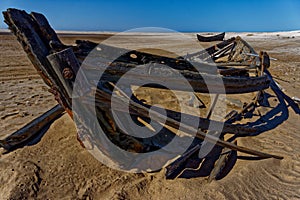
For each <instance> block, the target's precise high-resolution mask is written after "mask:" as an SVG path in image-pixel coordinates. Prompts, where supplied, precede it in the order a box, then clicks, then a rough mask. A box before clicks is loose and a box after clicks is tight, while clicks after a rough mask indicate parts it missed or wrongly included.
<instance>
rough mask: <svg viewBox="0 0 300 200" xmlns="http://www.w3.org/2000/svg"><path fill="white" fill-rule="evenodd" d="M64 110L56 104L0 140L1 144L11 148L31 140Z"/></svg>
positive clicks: (5, 147) (8, 148)
mask: <svg viewBox="0 0 300 200" xmlns="http://www.w3.org/2000/svg"><path fill="white" fill-rule="evenodd" d="M63 112H64V109H63V108H62V107H61V106H60V105H56V106H54V107H53V108H52V109H50V110H49V111H47V112H45V113H44V114H42V115H41V116H39V117H37V118H36V119H34V120H32V121H31V122H29V123H28V124H27V125H25V126H24V127H23V128H21V129H19V130H17V131H16V132H14V133H13V134H11V135H10V136H8V137H7V138H5V139H4V140H0V146H1V147H3V148H4V149H6V150H11V149H13V148H15V147H16V146H18V145H21V144H23V143H25V142H27V141H29V140H31V139H32V138H33V137H35V136H36V135H37V134H38V133H39V132H40V131H41V129H42V128H44V127H45V126H46V125H48V124H50V123H51V122H53V120H55V119H57V118H58V117H59V116H60V115H61V114H62V113H63Z"/></svg>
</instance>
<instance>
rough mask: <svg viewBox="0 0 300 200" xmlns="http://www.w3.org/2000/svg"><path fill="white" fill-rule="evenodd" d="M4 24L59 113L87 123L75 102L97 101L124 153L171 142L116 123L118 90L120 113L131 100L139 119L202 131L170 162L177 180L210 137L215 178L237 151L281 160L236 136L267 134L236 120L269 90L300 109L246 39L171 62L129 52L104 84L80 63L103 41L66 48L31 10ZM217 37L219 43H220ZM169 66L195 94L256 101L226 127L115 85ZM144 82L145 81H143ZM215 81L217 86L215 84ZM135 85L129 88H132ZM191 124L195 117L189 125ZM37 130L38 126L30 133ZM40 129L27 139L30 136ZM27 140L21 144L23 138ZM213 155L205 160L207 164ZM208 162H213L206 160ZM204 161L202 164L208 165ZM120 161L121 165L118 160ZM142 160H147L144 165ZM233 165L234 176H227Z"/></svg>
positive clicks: (9, 14)
mask: <svg viewBox="0 0 300 200" xmlns="http://www.w3.org/2000/svg"><path fill="white" fill-rule="evenodd" d="M3 14H4V18H5V22H6V23H7V24H8V26H9V28H10V30H11V31H12V33H13V34H14V35H15V36H16V37H17V39H18V41H19V42H20V43H21V45H22V47H23V49H24V51H25V52H26V53H27V55H28V57H29V59H30V60H31V62H32V64H33V66H34V67H35V68H36V70H37V72H38V73H39V75H40V76H41V77H42V79H43V80H44V82H45V84H47V85H48V87H49V92H51V93H52V94H54V96H55V99H56V100H57V102H58V103H59V104H60V106H61V107H59V108H56V109H57V111H61V108H63V109H64V110H65V111H66V112H67V113H68V114H69V115H70V117H71V118H74V116H76V117H78V119H80V120H82V122H83V124H88V119H83V118H80V116H78V115H79V114H78V113H74V111H73V110H72V98H79V97H84V98H83V101H82V102H83V103H84V104H89V103H90V102H91V101H95V109H96V111H97V119H98V122H99V124H100V125H101V127H102V128H103V129H104V130H105V134H106V136H107V138H108V139H109V140H111V141H112V142H113V143H114V144H115V145H117V146H119V147H120V148H122V149H124V150H126V151H130V152H136V153H145V152H147V151H149V150H152V151H153V150H155V149H157V148H161V147H163V146H164V145H165V144H166V143H167V142H168V141H164V139H162V138H159V137H158V138H153V139H152V140H151V141H149V140H146V139H144V138H139V137H135V136H130V135H127V134H126V133H125V132H124V131H123V130H122V128H121V127H118V125H117V124H116V122H115V120H114V118H113V116H112V113H111V112H112V110H111V97H112V95H113V90H114V89H115V90H118V93H119V95H118V96H117V97H116V98H115V99H116V103H117V105H119V106H116V107H115V108H114V109H116V110H117V111H118V112H127V111H128V108H127V107H125V108H124V106H123V105H124V102H126V101H129V102H130V109H129V112H130V114H131V115H132V116H133V117H132V118H133V119H137V118H138V117H140V118H142V119H144V121H146V122H147V121H149V119H150V118H149V112H150V109H151V110H152V111H151V113H152V114H151V120H154V121H155V122H157V123H164V124H166V125H168V126H170V127H172V128H174V129H178V128H179V126H180V127H181V128H182V130H183V131H184V132H186V133H192V132H196V133H197V134H196V140H195V142H194V143H193V145H191V147H190V148H189V149H188V150H187V151H186V152H185V153H184V154H183V155H181V156H180V158H179V159H177V160H176V161H174V162H173V163H171V164H170V165H169V166H168V167H167V177H168V178H175V177H178V176H179V175H180V174H181V171H182V170H183V168H184V166H185V163H186V162H188V160H189V158H190V157H192V156H193V155H195V154H196V152H197V151H199V149H200V146H201V144H202V142H203V140H204V139H205V138H206V140H207V141H208V142H211V143H215V144H216V147H217V148H218V149H217V150H216V151H214V152H215V154H214V155H213V157H214V158H215V160H214V161H215V162H216V165H215V169H214V170H212V174H211V175H210V179H215V178H218V177H219V178H220V177H223V176H225V173H228V172H229V171H230V170H228V166H229V164H228V163H229V161H230V160H231V161H232V160H234V159H236V155H237V152H243V153H246V154H250V155H253V156H257V157H259V158H276V159H282V158H283V157H281V156H278V155H273V154H268V153H264V152H261V151H258V150H253V149H249V148H246V147H241V146H238V145H237V143H236V141H235V140H234V139H236V138H237V137H239V136H251V135H256V134H258V133H260V132H263V130H262V129H260V128H259V127H258V126H256V127H252V126H249V125H247V124H238V123H236V122H237V121H239V120H240V119H241V118H243V116H244V114H245V113H247V112H251V111H252V112H253V109H255V107H256V106H258V105H259V101H261V98H264V97H263V93H264V90H265V89H267V88H269V87H271V89H273V90H274V92H275V93H276V95H279V96H281V97H283V98H284V99H286V101H288V102H289V104H290V105H291V106H292V107H293V108H294V110H295V111H296V112H299V108H298V105H297V104H295V102H294V101H293V100H292V99H290V98H289V97H288V96H286V95H285V94H284V93H283V92H282V91H281V90H280V89H279V88H278V86H277V85H276V83H275V81H274V80H273V79H272V76H271V74H270V73H269V71H268V68H269V67H270V58H269V56H268V54H267V53H266V52H261V53H260V54H257V53H256V52H255V50H254V49H253V48H252V47H251V46H250V45H249V44H248V43H247V42H246V41H244V40H243V39H242V38H240V37H234V38H230V39H228V40H225V41H223V42H221V43H219V44H217V45H214V46H212V47H209V48H207V49H205V50H203V51H199V52H196V53H193V54H189V55H187V56H186V57H185V58H182V57H177V58H170V57H164V56H158V55H152V54H150V53H145V52H139V51H134V50H132V51H128V50H126V51H125V52H127V53H125V54H122V55H121V56H120V57H119V58H118V59H115V60H114V62H111V63H109V68H105V70H102V73H103V75H102V77H101V82H99V80H97V75H96V74H97V73H99V72H100V71H101V69H99V68H93V66H87V67H88V70H87V71H88V72H87V73H89V74H88V77H93V75H95V76H94V78H92V80H89V79H86V78H85V77H86V76H87V74H82V72H81V71H80V66H81V64H82V63H83V61H84V59H85V57H86V56H87V55H88V54H89V53H90V52H91V51H92V50H93V49H94V48H96V47H99V45H98V44H96V43H93V42H89V41H82V40H77V41H76V45H75V46H69V45H65V44H63V43H62V42H61V41H60V39H59V37H58V36H57V35H56V33H55V31H54V30H53V29H52V28H51V27H50V25H49V23H48V21H47V20H46V18H45V17H44V16H43V15H42V14H39V13H34V12H33V13H31V14H27V13H26V12H25V11H21V10H17V9H8V10H7V11H5V12H3ZM216 37H217V38H216V39H221V40H223V38H224V34H222V35H220V36H216ZM213 39H214V40H215V38H213ZM100 48H101V49H102V51H101V56H102V57H103V58H107V57H109V56H110V55H111V52H122V51H123V49H120V48H116V47H112V46H107V45H103V44H101V46H100ZM195 59H201V60H202V61H203V62H201V64H200V65H201V71H200V74H199V72H197V71H196V70H195V68H194V67H193V64H191V63H193V60H195ZM209 60H212V61H214V62H215V63H216V64H217V69H214V68H212V64H211V63H210V62H208V61H209ZM150 62H151V63H164V64H165V65H168V66H169V67H171V68H172V69H175V70H177V71H179V72H180V73H181V74H182V75H183V76H184V77H185V78H186V79H187V80H188V82H189V83H190V84H191V86H192V87H193V89H194V91H195V92H199V93H208V92H210V93H214V94H219V93H226V94H241V93H250V92H255V93H256V97H255V99H254V100H253V101H251V102H250V103H248V104H246V105H245V106H244V108H243V109H242V110H241V111H232V112H230V113H229V114H228V115H227V117H226V119H224V120H225V122H218V121H214V120H211V119H210V114H208V115H207V117H206V118H205V117H200V116H193V115H189V114H183V113H178V112H176V111H173V110H167V113H168V115H167V117H166V118H165V117H164V116H162V114H161V113H163V109H162V108H159V107H155V106H151V105H148V104H147V103H145V102H144V101H142V100H141V99H139V98H138V97H136V96H134V95H132V96H131V97H129V96H127V95H126V93H125V92H124V91H123V90H124V88H116V87H115V83H116V82H118V80H119V79H120V78H121V77H122V76H123V75H124V74H125V73H127V72H128V71H130V69H133V68H135V67H136V66H137V65H142V64H145V63H150ZM103 66H105V67H106V66H107V63H103ZM144 70H145V71H146V73H149V72H148V71H147V70H148V69H147V68H145V69H144ZM152 71H153V72H151V73H154V74H155V76H152V78H153V82H155V81H156V80H158V79H161V78H162V77H163V78H164V80H166V81H168V82H170V83H174V86H176V88H175V89H176V90H180V91H185V90H187V88H185V87H183V86H181V85H180V84H176V83H178V80H177V76H176V74H174V73H172V71H167V72H166V71H161V70H160V69H159V68H155V70H152ZM77 76H80V77H81V79H80V80H81V81H80V82H79V85H80V86H82V88H85V89H86V90H82V91H79V92H78V93H77V96H76V95H75V96H74V94H72V93H73V87H74V82H75V79H76V77H77ZM137 77H138V78H137ZM126 78H127V79H134V80H135V81H136V83H138V82H139V80H142V79H143V78H144V77H143V76H142V74H138V73H136V74H135V73H134V72H132V73H131V74H129V75H128V76H126ZM204 78H205V79H210V80H214V79H216V78H221V79H222V80H223V82H224V89H223V90H220V88H219V85H217V84H216V85H213V84H212V86H211V87H210V88H209V89H208V88H207V85H206V83H205V81H204ZM95 81H96V82H99V83H98V84H97V87H96V88H92V87H90V85H91V83H92V82H95ZM212 82H213V81H212ZM128 87H129V86H128ZM144 87H151V88H162V87H161V86H160V85H155V84H153V85H151V84H150V85H145V86H144ZM181 118H186V119H191V121H192V119H194V118H198V119H199V121H200V123H199V125H195V124H189V123H188V122H187V123H185V124H182V123H180V119H181ZM186 121H189V120H186ZM211 122H213V123H215V124H218V123H224V128H223V130H222V133H221V136H220V137H216V136H214V135H209V134H206V133H207V132H209V131H214V130H209V124H210V123H211ZM77 129H78V139H79V141H83V140H88V143H90V145H89V147H87V146H86V144H87V142H83V143H82V144H83V145H84V146H85V147H86V148H93V147H94V145H97V144H96V143H97V142H96V141H94V138H88V139H87V138H86V137H85V136H86V134H85V133H86V132H87V131H91V128H90V127H88V125H86V127H85V126H82V127H77ZM30 131H31V129H30ZM163 131H165V134H166V135H172V134H176V133H171V132H170V131H168V130H167V129H163ZM34 133H35V132H34V131H33V132H31V133H30V134H28V133H27V134H25V137H29V136H30V137H31V136H32V134H34ZM225 134H233V137H232V138H231V139H229V140H227V141H225V140H224V136H225ZM18 137H19V138H20V140H21V141H24V134H15V135H14V137H13V140H12V139H10V140H6V141H5V145H3V147H4V148H6V147H7V148H12V146H13V145H16V143H17V142H16V141H17V140H18ZM21 138H22V139H21ZM205 159H206V158H203V160H205ZM207 159H208V158H207ZM203 160H202V161H203ZM114 162H115V163H118V161H117V160H114ZM141 162H142V161H141ZM226 167H227V172H225V171H226V170H224V169H226Z"/></svg>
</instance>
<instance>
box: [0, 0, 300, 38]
mask: <svg viewBox="0 0 300 200" xmlns="http://www.w3.org/2000/svg"><path fill="white" fill-rule="evenodd" d="M9 7H14V8H19V9H23V10H26V11H28V12H30V11H36V12H41V13H43V14H44V15H46V17H47V18H48V20H49V21H50V23H51V25H52V26H53V27H54V28H55V29H56V30H82V31H83V30H85V31H125V30H128V29H132V28H139V27H147V26H152V27H153V26H154V27H163V28H169V29H173V30H176V31H187V32H188V31H284V30H300V1H297V0H269V1H268V0H252V1H251V0H245V1H242V0H239V1H238V0H231V1H220V0H219V1H210V0H206V1H200V0H198V1H197V0H190V1H188V0H185V1H182V0H177V1H176V0H152V1H150V0H149V1H143V0H127V1H126V0H0V10H1V11H3V10H6V9H7V8H9ZM0 20H1V22H0V28H6V25H5V24H4V23H3V17H2V15H1V17H0Z"/></svg>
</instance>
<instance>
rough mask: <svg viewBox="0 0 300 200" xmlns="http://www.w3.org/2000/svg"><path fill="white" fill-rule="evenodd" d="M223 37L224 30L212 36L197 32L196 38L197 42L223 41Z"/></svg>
mask: <svg viewBox="0 0 300 200" xmlns="http://www.w3.org/2000/svg"><path fill="white" fill-rule="evenodd" d="M224 37H225V32H223V33H220V34H217V35H213V36H202V35H199V34H197V39H198V40H199V42H214V41H223V40H224Z"/></svg>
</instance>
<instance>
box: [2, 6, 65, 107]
mask: <svg viewBox="0 0 300 200" xmlns="http://www.w3.org/2000/svg"><path fill="white" fill-rule="evenodd" d="M3 15H4V18H5V22H6V23H7V24H8V26H9V28H10V30H11V31H12V32H13V33H14V35H15V36H16V37H17V39H18V40H19V41H20V43H21V45H22V47H23V49H24V51H25V52H26V53H27V56H28V58H29V59H30V61H31V62H32V64H33V66H34V67H35V68H36V70H37V71H38V73H39V74H40V76H41V77H42V78H43V80H44V82H45V83H46V84H47V85H48V86H49V87H51V88H52V90H56V91H57V92H58V93H59V96H61V97H62V98H61V99H60V101H59V102H60V103H62V104H63V105H62V106H63V107H64V108H65V109H66V110H68V111H67V112H68V113H71V112H70V109H71V101H70V99H69V98H68V96H67V92H66V91H65V88H64V87H63V86H62V83H61V82H60V81H59V78H58V77H57V76H56V74H55V72H54V70H53V68H52V66H51V64H50V63H49V62H48V60H47V59H46V56H47V55H49V53H50V46H49V42H50V41H48V40H47V36H46V37H45V36H44V35H43V32H41V30H40V27H39V25H38V23H37V22H36V21H35V20H34V18H32V17H31V16H30V15H29V14H27V13H26V12H25V11H21V10H17V9H8V10H7V11H6V12H3ZM44 26H46V23H44Z"/></svg>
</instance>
